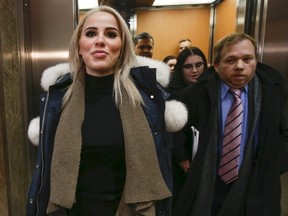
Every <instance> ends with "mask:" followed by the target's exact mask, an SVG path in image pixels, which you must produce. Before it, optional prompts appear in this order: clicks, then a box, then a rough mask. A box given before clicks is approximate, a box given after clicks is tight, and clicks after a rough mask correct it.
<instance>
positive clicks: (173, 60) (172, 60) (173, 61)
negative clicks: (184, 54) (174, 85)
mask: <svg viewBox="0 0 288 216" xmlns="http://www.w3.org/2000/svg"><path fill="white" fill-rule="evenodd" d="M163 62H164V63H166V64H167V65H168V66H169V68H170V73H171V74H173V73H174V68H175V65H176V63H177V58H176V56H173V55H168V56H166V57H165V58H164V59H163Z"/></svg>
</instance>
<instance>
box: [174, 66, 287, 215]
mask: <svg viewBox="0 0 288 216" xmlns="http://www.w3.org/2000/svg"><path fill="white" fill-rule="evenodd" d="M256 75H257V76H258V77H259V82H260V83H261V89H259V91H260V92H261V95H262V101H261V103H260V106H259V107H258V108H260V113H259V117H255V115H256V114H255V113H254V114H251V110H255V109H256V107H255V104H254V103H253V102H251V101H252V100H251V98H250V96H249V94H248V100H249V108H248V109H250V111H248V112H249V114H248V116H249V117H248V122H250V124H249V123H248V125H250V126H248V135H249V134H250V135H251V137H253V140H252V142H254V144H253V145H254V146H257V148H256V149H255V152H254V154H253V158H252V161H253V162H252V164H251V171H250V172H249V173H248V176H249V180H248V184H247V188H243V191H244V193H245V198H244V199H243V200H242V202H243V204H242V207H241V212H237V213H236V214H234V213H231V212H230V214H229V213H228V214H225V215H233V216H237V215H239V216H240V215H241V216H242V215H243V216H258V215H259V216H279V215H280V211H281V208H280V199H281V184H280V175H281V174H282V173H284V172H287V171H288V126H287V121H286V118H285V113H284V112H287V108H286V109H285V105H286V106H287V91H286V89H285V88H284V87H285V83H284V80H283V78H282V77H281V76H280V75H279V73H278V72H277V71H275V70H274V69H273V68H271V67H269V66H267V65H264V64H261V63H258V65H257V69H256ZM252 82H254V81H253V80H252ZM219 83H220V79H219V77H218V75H217V74H216V73H214V74H213V73H212V74H211V75H210V76H209V77H207V79H204V80H202V81H199V82H198V83H197V84H195V85H194V86H193V87H191V88H188V89H187V91H186V92H185V101H186V103H187V108H188V112H189V120H188V124H187V128H190V127H191V126H192V125H193V126H195V127H196V128H197V129H198V130H199V131H200V137H199V146H198V151H197V153H196V156H195V158H194V160H193V162H192V166H191V168H190V170H189V173H188V177H187V180H186V184H185V185H184V187H183V189H182V191H181V194H180V195H179V198H178V200H177V204H176V208H175V211H174V215H175V216H178V215H181V216H188V215H189V216H191V215H193V214H191V208H192V204H193V202H195V200H196V198H197V194H199V193H202V195H203V191H201V192H200V191H199V185H200V178H201V177H200V176H201V174H202V173H203V172H205V171H204V170H205V169H206V168H204V166H205V165H204V164H207V163H206V162H207V161H205V160H204V158H205V155H206V153H207V151H209V150H208V149H211V146H212V148H215V146H217V136H219V131H218V130H217V125H219V124H215V121H213V120H214V119H218V120H216V122H217V121H219V115H218V114H217V110H219V101H218V100H217V98H218V96H219V92H220V90H219V86H220V84H219ZM249 89H250V88H249ZM254 119H255V120H256V123H257V127H252V126H251V122H252V121H253V120H254ZM187 130H188V129H187ZM217 134H218V135H217ZM190 135H191V134H190ZM190 135H189V136H190ZM215 137H216V138H215ZM255 137H256V139H255ZM214 138H215V139H214ZM187 140H188V141H187V143H186V145H183V146H182V147H179V149H178V155H177V156H178V160H179V161H181V160H185V159H187V158H189V157H190V153H189V152H190V151H191V139H189V138H188V139H187ZM255 142H256V143H255ZM189 143H190V144H189ZM213 146H214V147H213ZM187 149H189V150H187ZM206 156H207V155H206ZM210 156H211V155H210ZM206 158H207V157H206ZM208 172H209V171H208ZM208 172H207V173H208ZM209 175H210V176H213V175H216V170H215V169H214V170H211V172H210V174H209ZM212 184H213V182H212ZM204 193H205V192H204ZM210 194H213V191H209V194H206V195H207V196H206V198H208V197H209V196H210ZM230 207H231V208H233V206H232V205H231V206H230ZM203 208H206V209H209V208H210V209H211V206H203ZM202 215H208V214H202ZM193 216H194V215H193ZM195 216H198V215H195Z"/></svg>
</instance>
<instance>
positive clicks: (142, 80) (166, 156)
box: [27, 67, 185, 216]
mask: <svg viewBox="0 0 288 216" xmlns="http://www.w3.org/2000/svg"><path fill="white" fill-rule="evenodd" d="M155 71H156V70H155V69H150V68H148V67H137V68H133V69H131V76H132V78H133V80H134V82H135V84H136V86H137V88H138V90H139V92H140V94H141V95H142V97H143V100H144V103H145V106H143V110H144V113H145V115H146V117H147V120H148V123H149V125H150V128H151V133H152V135H153V138H154V141H155V146H156V152H157V156H158V161H159V165H160V169H161V172H162V175H163V179H164V180H165V182H166V184H167V186H168V188H169V189H170V190H172V188H171V187H172V177H171V168H170V166H171V164H170V160H171V159H170V154H171V146H170V142H169V134H168V132H167V131H166V127H165V117H164V112H165V99H167V98H168V97H169V94H168V93H166V92H165V91H164V90H163V88H162V87H161V85H159V84H158V83H156V72H155ZM168 72H169V71H168ZM71 83H72V79H71V77H70V74H67V75H64V76H62V77H61V78H60V79H58V80H57V82H56V83H55V84H54V85H52V86H50V87H49V91H48V92H47V94H46V95H43V96H42V97H41V113H40V137H39V148H38V157H37V161H36V169H35V171H34V175H33V178H32V183H31V187H30V191H29V197H28V204H27V216H35V215H39V216H43V215H46V209H47V204H48V201H49V194H50V167H51V158H52V152H53V144H54V138H55V133H56V128H57V125H58V122H59V118H60V115H61V105H62V99H63V96H64V94H65V92H66V89H67V87H69V85H71ZM151 95H153V97H151ZM183 123H184V124H185V122H183ZM170 203H171V199H166V200H163V201H161V202H159V203H157V204H156V212H157V214H156V215H160V214H161V215H167V216H169V215H171V209H170V206H171V204H170Z"/></svg>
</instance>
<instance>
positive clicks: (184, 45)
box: [179, 41, 191, 53]
mask: <svg viewBox="0 0 288 216" xmlns="http://www.w3.org/2000/svg"><path fill="white" fill-rule="evenodd" d="M187 47H191V42H190V41H183V42H181V43H179V53H180V52H181V51H182V50H184V49H185V48H187Z"/></svg>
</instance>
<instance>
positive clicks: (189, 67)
mask: <svg viewBox="0 0 288 216" xmlns="http://www.w3.org/2000/svg"><path fill="white" fill-rule="evenodd" d="M202 65H204V62H197V63H195V64H185V65H183V68H184V69H187V70H189V69H192V68H195V69H198V68H200V67H201V66H202Z"/></svg>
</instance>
